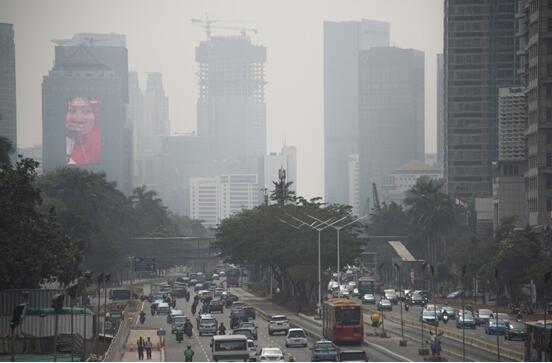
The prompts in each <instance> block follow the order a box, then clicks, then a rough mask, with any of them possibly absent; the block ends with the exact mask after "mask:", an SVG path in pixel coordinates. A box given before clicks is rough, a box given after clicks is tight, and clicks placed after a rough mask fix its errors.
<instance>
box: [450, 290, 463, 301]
mask: <svg viewBox="0 0 552 363" xmlns="http://www.w3.org/2000/svg"><path fill="white" fill-rule="evenodd" d="M462 295H464V292H463V291H462V290H457V291H454V292H451V293H450V294H448V295H447V299H453V300H454V299H460V298H461V297H462Z"/></svg>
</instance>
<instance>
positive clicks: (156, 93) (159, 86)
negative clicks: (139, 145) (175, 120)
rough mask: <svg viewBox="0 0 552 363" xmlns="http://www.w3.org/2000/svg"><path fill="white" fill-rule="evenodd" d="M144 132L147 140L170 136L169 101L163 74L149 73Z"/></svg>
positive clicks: (145, 97) (145, 94) (145, 96)
mask: <svg viewBox="0 0 552 363" xmlns="http://www.w3.org/2000/svg"><path fill="white" fill-rule="evenodd" d="M144 132H145V135H146V138H148V137H166V136H169V135H170V123H169V99H168V98H167V96H165V90H164V89H163V79H162V77H161V73H148V82H147V87H146V91H145V92H144Z"/></svg>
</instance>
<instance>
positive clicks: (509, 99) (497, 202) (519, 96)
mask: <svg viewBox="0 0 552 363" xmlns="http://www.w3.org/2000/svg"><path fill="white" fill-rule="evenodd" d="M526 124H527V113H526V97H525V92H524V89H523V88H522V87H516V88H501V89H499V92H498V162H497V163H495V171H494V172H495V176H494V178H493V208H494V213H493V214H494V221H493V226H494V229H495V230H496V228H497V227H498V225H499V224H500V222H501V221H502V220H504V219H505V218H509V217H514V216H516V218H517V220H516V225H517V226H518V227H524V226H526V225H527V198H526V191H525V179H524V175H525V172H526V171H527V158H526V138H525V128H526Z"/></svg>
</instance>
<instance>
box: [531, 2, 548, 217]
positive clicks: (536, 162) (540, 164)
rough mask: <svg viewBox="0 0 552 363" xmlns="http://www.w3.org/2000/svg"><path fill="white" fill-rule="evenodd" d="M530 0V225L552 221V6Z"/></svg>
mask: <svg viewBox="0 0 552 363" xmlns="http://www.w3.org/2000/svg"><path fill="white" fill-rule="evenodd" d="M550 5H551V4H550V2H549V1H536V0H528V1H527V2H526V11H527V19H528V21H527V29H528V34H527V87H526V90H525V91H526V95H527V129H526V136H527V159H528V170H527V174H526V176H527V198H528V200H527V202H528V209H529V224H530V225H546V224H550V223H551V222H552V7H551V6H550Z"/></svg>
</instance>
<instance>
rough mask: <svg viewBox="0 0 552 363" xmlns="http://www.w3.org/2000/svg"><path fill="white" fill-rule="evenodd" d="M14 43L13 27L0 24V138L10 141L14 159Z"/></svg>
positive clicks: (15, 120)
mask: <svg viewBox="0 0 552 363" xmlns="http://www.w3.org/2000/svg"><path fill="white" fill-rule="evenodd" d="M15 101H16V100H15V43H14V40H13V25H12V24H5V23H0V136H3V137H5V138H7V139H8V140H10V142H11V144H12V147H13V150H14V153H13V155H12V157H15V154H16V150H17V116H16V102H15Z"/></svg>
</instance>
